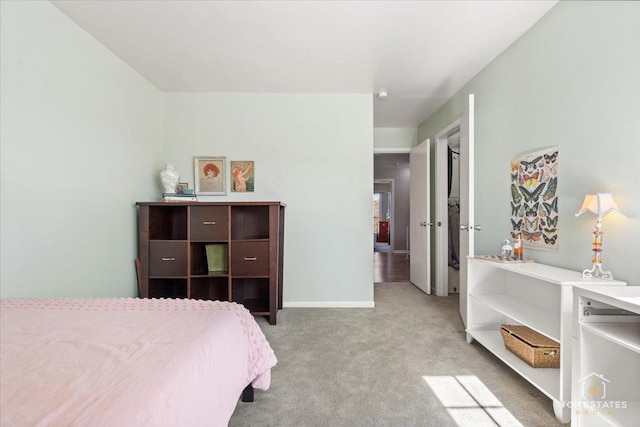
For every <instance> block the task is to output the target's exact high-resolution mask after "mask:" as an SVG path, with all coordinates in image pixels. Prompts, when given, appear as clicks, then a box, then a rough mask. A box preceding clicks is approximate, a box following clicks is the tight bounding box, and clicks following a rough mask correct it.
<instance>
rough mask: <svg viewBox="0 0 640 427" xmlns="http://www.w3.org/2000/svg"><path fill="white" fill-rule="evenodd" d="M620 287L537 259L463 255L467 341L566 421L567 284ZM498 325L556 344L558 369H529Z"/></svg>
mask: <svg viewBox="0 0 640 427" xmlns="http://www.w3.org/2000/svg"><path fill="white" fill-rule="evenodd" d="M574 285H583V286H615V285H618V286H623V285H625V283H624V282H620V281H616V280H607V281H605V280H601V279H583V278H582V273H579V272H577V271H571V270H566V269H562V268H558V267H552V266H548V265H544V264H538V263H500V262H494V261H488V260H484V259H477V258H471V257H470V258H469V259H468V283H467V329H466V332H467V341H468V342H472V341H473V340H475V341H477V342H478V343H480V344H482V345H483V346H484V347H485V348H487V349H488V350H489V351H491V352H492V353H493V354H494V355H495V356H496V357H498V358H499V359H500V360H502V361H503V362H504V363H505V364H506V365H507V366H509V367H510V368H512V369H513V370H514V371H515V372H517V373H518V374H519V375H521V376H522V377H523V378H525V379H526V380H527V381H529V382H530V383H531V384H533V385H534V386H535V387H537V388H538V389H539V390H540V391H542V392H543V393H544V394H545V395H547V396H548V397H549V398H550V399H552V401H553V409H554V413H555V415H556V418H558V420H559V421H561V422H563V423H567V422H569V420H570V416H571V414H570V409H569V408H568V407H567V406H566V405H565V403H566V402H569V401H570V400H571V322H572V302H573V301H572V286H574ZM502 324H511V325H524V326H527V327H529V328H531V329H533V330H535V331H537V332H539V333H541V334H543V335H545V336H547V337H549V338H551V339H553V340H555V341H557V342H559V343H560V368H559V369H552V368H532V367H531V366H529V365H528V364H527V363H525V362H524V361H522V360H521V359H520V358H518V357H517V356H516V355H514V354H513V353H511V352H510V351H509V350H507V349H506V348H505V345H504V341H503V340H502V336H501V335H500V326H501V325H502Z"/></svg>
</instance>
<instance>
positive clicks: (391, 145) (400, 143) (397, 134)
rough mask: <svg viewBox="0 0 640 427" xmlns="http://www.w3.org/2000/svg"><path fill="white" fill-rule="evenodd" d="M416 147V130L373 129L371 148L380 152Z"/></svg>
mask: <svg viewBox="0 0 640 427" xmlns="http://www.w3.org/2000/svg"><path fill="white" fill-rule="evenodd" d="M416 145H418V129H417V128H375V129H373V147H374V148H375V149H376V150H378V149H379V150H381V151H393V149H407V148H412V147H415V146H416Z"/></svg>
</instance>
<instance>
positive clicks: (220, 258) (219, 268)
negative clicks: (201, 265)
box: [205, 244, 228, 273]
mask: <svg viewBox="0 0 640 427" xmlns="http://www.w3.org/2000/svg"><path fill="white" fill-rule="evenodd" d="M205 246H206V251H207V266H208V268H209V273H212V272H226V271H227V260H228V249H227V248H228V247H227V245H226V244H211V245H205Z"/></svg>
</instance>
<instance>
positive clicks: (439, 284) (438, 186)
mask: <svg viewBox="0 0 640 427" xmlns="http://www.w3.org/2000/svg"><path fill="white" fill-rule="evenodd" d="M461 120H462V118H458V119H457V120H455V121H454V122H453V123H451V124H450V125H449V126H447V127H445V128H444V129H443V130H441V131H440V132H438V134H437V135H436V138H435V139H436V146H435V158H436V159H435V169H436V170H435V181H436V182H435V185H434V187H435V193H436V194H435V214H436V220H435V223H436V232H435V245H436V250H435V291H436V295H438V296H447V295H448V294H449V247H448V245H449V233H448V231H449V215H448V208H449V206H448V203H447V199H448V196H449V191H448V182H449V178H448V164H449V162H448V159H447V155H448V150H447V148H448V146H449V137H450V136H451V135H453V134H455V133H457V132H459V131H460V122H461Z"/></svg>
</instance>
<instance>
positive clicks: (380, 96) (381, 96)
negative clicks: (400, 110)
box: [378, 90, 389, 99]
mask: <svg viewBox="0 0 640 427" xmlns="http://www.w3.org/2000/svg"><path fill="white" fill-rule="evenodd" d="M388 96H389V95H387V91H385V90H381V91H380V92H378V99H387V97H388Z"/></svg>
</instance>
